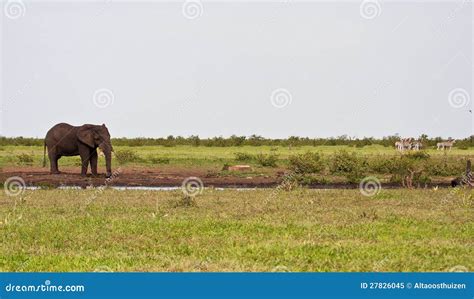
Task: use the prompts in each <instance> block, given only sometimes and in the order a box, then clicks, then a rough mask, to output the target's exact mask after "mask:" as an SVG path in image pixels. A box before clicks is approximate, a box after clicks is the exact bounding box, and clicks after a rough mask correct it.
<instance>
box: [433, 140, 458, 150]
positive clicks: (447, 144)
mask: <svg viewBox="0 0 474 299" xmlns="http://www.w3.org/2000/svg"><path fill="white" fill-rule="evenodd" d="M455 142H456V140H449V141H444V142H438V143H437V144H436V147H437V149H438V150H445V149H446V148H449V150H451V149H452V148H453V144H454V143H455Z"/></svg>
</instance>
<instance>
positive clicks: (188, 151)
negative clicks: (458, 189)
mask: <svg viewBox="0 0 474 299" xmlns="http://www.w3.org/2000/svg"><path fill="white" fill-rule="evenodd" d="M114 149H115V151H124V150H128V151H132V152H134V153H136V154H137V156H139V157H140V158H141V160H140V162H136V163H130V164H138V165H146V166H153V165H156V163H153V161H152V159H149V158H150V157H159V158H166V159H169V164H171V165H183V166H204V167H206V166H222V165H223V164H224V163H227V162H228V163H234V162H235V153H246V154H251V155H256V154H259V153H263V154H276V155H278V159H279V160H280V161H281V163H280V164H282V165H284V164H285V160H287V159H288V157H289V156H291V155H297V154H302V153H305V152H308V151H310V152H319V153H321V154H322V155H330V154H333V153H335V152H337V151H339V150H346V151H348V152H355V153H357V154H359V155H361V156H366V157H385V158H387V159H389V158H391V157H396V156H399V155H400V154H399V153H398V152H397V151H396V150H395V149H394V148H392V147H384V146H380V145H371V146H365V147H363V148H356V147H349V146H301V147H293V148H291V149H289V148H288V147H282V146H280V147H277V146H275V147H271V146H241V147H204V146H199V147H194V146H174V147H165V146H139V147H129V146H115V147H114ZM426 152H427V153H428V154H429V155H431V156H433V157H435V158H436V157H443V156H448V157H470V158H474V148H469V149H467V150H460V149H456V148H454V149H453V150H452V151H449V152H448V151H447V152H443V151H437V150H435V149H428V150H426ZM21 154H25V155H30V156H31V157H32V158H33V161H32V165H34V166H40V165H41V164H42V161H43V147H41V146H3V147H1V148H0V167H2V166H3V167H5V166H9V165H21V162H19V161H18V155H21ZM99 162H100V163H101V164H102V165H103V164H104V163H105V162H104V159H99ZM60 163H61V165H66V166H77V165H80V159H79V157H63V158H61V160H60Z"/></svg>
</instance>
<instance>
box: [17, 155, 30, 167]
mask: <svg viewBox="0 0 474 299" xmlns="http://www.w3.org/2000/svg"><path fill="white" fill-rule="evenodd" d="M16 158H17V159H18V163H19V164H23V165H33V160H34V159H33V155H28V154H19V155H17V156H16Z"/></svg>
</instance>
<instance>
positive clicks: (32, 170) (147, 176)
mask: <svg viewBox="0 0 474 299" xmlns="http://www.w3.org/2000/svg"><path fill="white" fill-rule="evenodd" d="M13 176H19V177H21V178H23V180H24V181H25V183H26V185H27V186H46V187H58V186H80V187H87V186H103V185H105V183H106V178H105V175H104V174H100V175H98V176H96V177H93V176H92V175H90V174H89V175H88V176H87V177H81V176H80V174H79V172H78V170H77V168H76V167H63V168H62V173H61V174H57V175H51V174H49V171H47V170H46V169H45V168H40V167H20V168H4V169H2V170H1V172H0V180H1V181H2V182H4V181H5V180H6V179H8V178H9V177H13ZM189 177H198V178H199V179H201V180H202V182H203V184H204V186H206V187H211V186H213V187H228V188H232V187H235V188H271V187H276V186H278V184H280V183H281V181H282V173H281V172H278V173H276V174H274V175H265V176H262V175H250V174H249V175H248V176H245V175H242V174H236V175H224V176H223V175H219V174H216V173H214V172H210V171H209V170H205V169H204V170H199V169H186V168H176V169H173V168H168V169H164V170H163V169H158V168H133V167H131V168H118V169H116V170H115V172H114V176H113V178H112V179H111V180H110V181H109V182H108V185H110V186H129V187H133V186H143V187H176V186H181V184H182V183H183V181H184V180H185V179H186V178H189ZM433 186H440V187H448V186H450V178H445V179H442V180H436V181H433V183H431V184H429V185H428V186H427V187H433ZM309 187H311V188H338V189H352V188H358V187H359V185H358V184H347V183H344V182H331V183H327V184H313V185H310V186H309ZM383 187H384V188H399V187H400V185H398V184H387V183H384V184H383Z"/></svg>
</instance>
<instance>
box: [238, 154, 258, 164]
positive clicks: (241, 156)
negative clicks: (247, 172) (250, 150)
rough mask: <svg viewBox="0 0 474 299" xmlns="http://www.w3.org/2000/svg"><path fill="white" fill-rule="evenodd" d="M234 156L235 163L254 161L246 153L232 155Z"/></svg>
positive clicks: (252, 157)
mask: <svg viewBox="0 0 474 299" xmlns="http://www.w3.org/2000/svg"><path fill="white" fill-rule="evenodd" d="M234 156H235V160H236V161H241V162H249V161H252V160H253V159H254V156H252V155H251V154H247V153H234Z"/></svg>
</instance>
